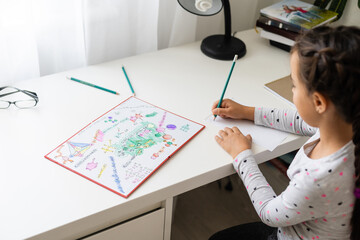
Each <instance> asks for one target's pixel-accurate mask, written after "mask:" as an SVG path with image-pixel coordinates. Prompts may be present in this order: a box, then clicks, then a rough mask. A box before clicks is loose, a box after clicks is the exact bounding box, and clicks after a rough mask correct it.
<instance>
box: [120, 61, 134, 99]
mask: <svg viewBox="0 0 360 240" xmlns="http://www.w3.org/2000/svg"><path fill="white" fill-rule="evenodd" d="M122 70H123V72H124V75H125V77H126V80H127V82H128V84H129V87H130V90H131V92H132V93H133V96H135V91H134V89H133V87H132V86H131V82H130V79H129V78H128V75H127V74H126V71H125V68H124V66H122Z"/></svg>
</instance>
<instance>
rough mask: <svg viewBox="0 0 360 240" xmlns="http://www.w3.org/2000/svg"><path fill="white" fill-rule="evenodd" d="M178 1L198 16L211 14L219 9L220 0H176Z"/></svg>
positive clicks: (220, 7) (221, 5)
mask: <svg viewBox="0 0 360 240" xmlns="http://www.w3.org/2000/svg"><path fill="white" fill-rule="evenodd" d="M178 3H179V4H180V5H181V6H182V7H183V8H184V9H185V10H186V11H188V12H190V13H192V14H195V15H199V16H211V15H215V14H217V13H218V12H220V11H221V9H222V7H223V4H222V1H221V0H178Z"/></svg>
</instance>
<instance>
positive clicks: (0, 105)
mask: <svg viewBox="0 0 360 240" xmlns="http://www.w3.org/2000/svg"><path fill="white" fill-rule="evenodd" d="M9 106H10V103H9V102H5V101H2V100H0V108H8V107H9Z"/></svg>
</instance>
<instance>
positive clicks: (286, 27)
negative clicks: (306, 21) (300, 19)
mask: <svg viewBox="0 0 360 240" xmlns="http://www.w3.org/2000/svg"><path fill="white" fill-rule="evenodd" d="M258 21H259V22H261V23H263V24H266V25H268V26H273V27H276V28H279V29H283V30H286V31H291V32H295V33H300V32H301V31H302V30H304V29H302V28H301V27H299V26H296V27H295V26H291V25H289V24H286V23H282V22H279V21H277V20H274V19H270V18H268V17H265V16H260V17H259V19H258Z"/></svg>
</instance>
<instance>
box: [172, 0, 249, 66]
mask: <svg viewBox="0 0 360 240" xmlns="http://www.w3.org/2000/svg"><path fill="white" fill-rule="evenodd" d="M178 3H179V4H180V5H181V6H182V7H183V8H184V9H185V10H186V11H188V12H190V13H193V14H196V15H199V16H211V15H215V14H217V13H219V12H220V11H221V9H222V8H224V17H225V34H219V35H211V36H208V37H206V38H205V39H204V40H203V41H202V42H201V47H200V49H201V51H202V52H203V53H204V54H205V55H206V56H208V57H211V58H214V59H219V60H232V59H233V58H234V56H235V55H238V56H239V58H241V57H243V56H244V55H245V54H246V46H245V44H244V42H243V41H241V40H240V39H238V38H235V37H233V36H231V13H230V3H229V0H178Z"/></svg>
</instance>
